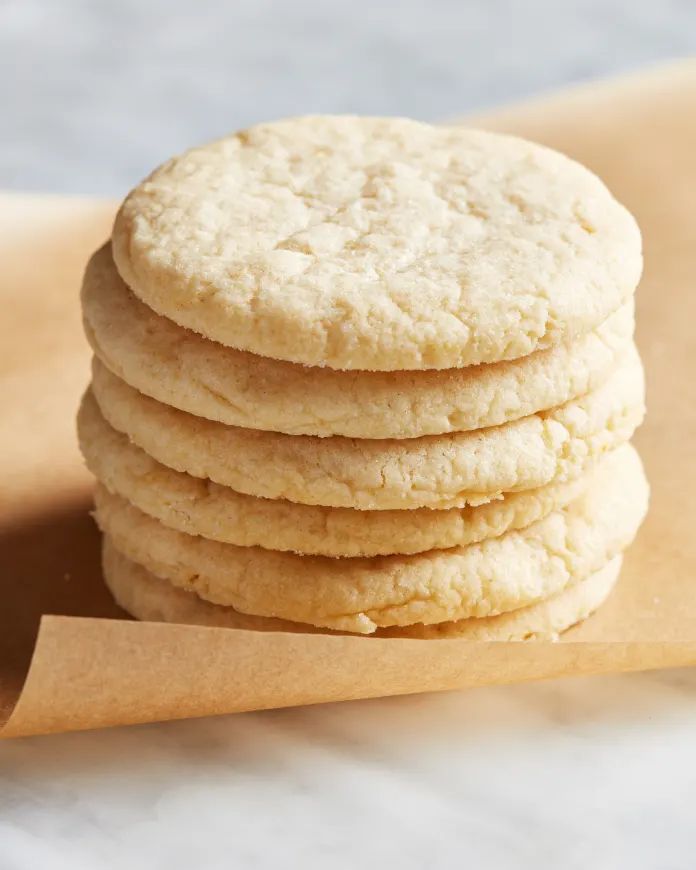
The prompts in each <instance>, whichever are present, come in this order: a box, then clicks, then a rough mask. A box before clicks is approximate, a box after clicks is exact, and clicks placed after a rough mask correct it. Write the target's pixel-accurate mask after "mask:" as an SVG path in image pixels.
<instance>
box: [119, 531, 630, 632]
mask: <svg viewBox="0 0 696 870" xmlns="http://www.w3.org/2000/svg"><path fill="white" fill-rule="evenodd" d="M102 563H103V569H104V579H105V582H106V585H107V586H108V587H109V589H110V590H111V593H112V595H113V596H114V598H115V599H116V602H117V604H119V606H120V607H122V608H123V609H124V610H125V611H126V612H127V613H130V614H131V615H132V616H135V617H136V618H137V619H144V620H147V621H148V622H176V623H183V624H189V625H206V626H210V627H217V628H237V629H244V630H247V631H283V632H293V633H298V632H299V633H315V632H317V633H326V631H327V630H326V629H318V628H315V627H314V626H311V625H305V624H303V623H301V622H290V621H289V620H287V619H278V618H275V617H268V616H249V614H246V613H241V612H240V611H238V610H235V609H234V608H232V607H224V606H221V605H219V604H211V603H210V602H209V601H204V600H203V599H202V598H199V597H198V596H197V595H194V594H192V593H190V592H186V591H184V590H183V589H179V588H178V587H176V586H173V585H172V584H171V583H169V582H168V581H166V580H162V579H160V578H159V577H156V576H155V575H154V574H152V573H151V572H150V571H148V570H147V568H144V567H143V566H142V565H139V564H138V563H137V562H132V561H131V560H130V559H128V558H127V557H126V556H124V555H123V554H122V553H120V552H119V551H118V550H117V549H116V548H115V547H114V545H113V543H112V542H111V539H110V538H109V536H108V535H105V536H104V542H103V551H102ZM620 569H621V557H620V556H616V557H615V558H614V559H612V560H611V561H610V562H608V563H607V564H606V565H605V566H604V567H603V568H601V569H600V570H599V571H595V573H594V574H590V575H589V577H586V578H585V579H584V580H581V581H580V582H579V583H575V584H573V585H571V586H568V587H566V588H565V589H563V590H562V591H561V592H558V593H557V594H556V595H552V596H551V597H550V598H547V599H545V600H544V601H540V602H538V603H537V604H530V605H529V606H528V607H522V608H520V609H519V610H514V611H511V612H509V613H501V614H500V615H498V616H488V617H481V618H479V619H462V620H460V621H459V622H442V623H439V624H436V625H422V624H421V625H419V624H414V625H410V626H406V627H401V628H389V629H377V630H376V631H375V632H374V633H373V634H371V635H367V636H368V637H375V638H377V637H403V638H413V639H441V640H447V639H450V638H460V639H463V640H472V641H473V640H477V641H519V640H557V638H558V636H559V634H560V633H561V632H563V631H565V630H566V629H567V628H570V627H571V626H572V625H575V623H577V622H580V621H581V620H582V619H585V618H586V617H587V616H589V615H590V614H591V613H593V612H594V611H595V610H596V609H597V608H598V607H599V606H600V605H601V604H602V603H603V602H604V601H605V600H606V598H607V597H608V596H609V594H610V592H611V591H612V589H613V588H614V585H615V584H616V581H617V579H618V575H619V571H620ZM332 633H333V632H332Z"/></svg>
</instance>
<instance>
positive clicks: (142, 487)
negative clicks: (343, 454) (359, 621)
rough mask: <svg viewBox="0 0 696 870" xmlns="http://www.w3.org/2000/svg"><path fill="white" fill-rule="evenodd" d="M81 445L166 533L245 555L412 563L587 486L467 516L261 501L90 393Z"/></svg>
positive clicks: (103, 477)
mask: <svg viewBox="0 0 696 870" xmlns="http://www.w3.org/2000/svg"><path fill="white" fill-rule="evenodd" d="M78 436H79V441H80V447H81V450H82V453H83V455H84V457H85V461H86V463H87V466H88V468H89V469H90V471H92V473H93V474H94V476H95V477H96V478H97V479H98V480H99V481H100V482H101V483H102V484H104V486H105V487H106V488H107V489H108V490H109V491H110V492H112V493H114V494H116V495H120V496H121V497H122V498H125V499H126V500H127V501H129V502H131V503H132V504H134V505H135V506H136V507H137V508H139V509H140V510H141V511H143V513H146V514H149V515H150V516H152V517H154V518H155V519H158V520H160V522H162V523H164V525H166V526H170V527H171V528H173V529H177V530H178V531H180V532H186V533H187V534H190V535H200V536H202V537H204V538H210V539H211V540H214V541H221V542H222V543H227V544H236V545H237V546H240V547H255V546H258V547H264V548H267V549H272V550H283V551H290V552H295V553H305V554H311V555H320V556H381V555H390V554H393V553H401V554H410V553H420V552H424V551H426V550H437V549H445V548H447V547H456V546H466V545H467V544H475V543H478V542H479V541H483V540H485V539H487V538H495V537H497V536H498V535H502V534H503V533H504V532H506V531H509V530H510V529H520V528H524V527H525V526H528V525H531V523H533V522H536V520H539V519H542V518H543V517H545V516H546V515H547V514H549V513H550V512H551V511H552V510H555V509H556V508H560V507H565V506H566V505H567V504H568V503H569V502H570V501H572V500H573V499H574V498H576V497H577V496H578V495H580V493H581V492H582V491H583V490H584V489H585V487H586V486H587V484H588V479H589V478H588V476H587V475H580V476H578V477H576V478H574V479H573V480H570V481H568V482H566V483H556V484H548V485H546V486H543V487H540V488H539V489H530V490H523V491H521V492H509V493H506V494H505V495H504V496H503V497H502V498H500V499H495V500H493V501H489V502H487V503H486V504H482V505H478V506H468V507H464V508H449V509H446V510H432V509H430V508H416V509H414V510H407V511H393V510H392V511H389V510H385V511H359V510H353V509H351V508H332V507H323V506H321V505H303V504H296V503H294V502H290V501H286V500H284V499H266V498H256V497H255V496H250V495H245V494H244V493H239V492H235V491H234V490H233V489H230V488H229V487H227V486H220V485H219V484H217V483H213V482H212V481H211V480H209V479H205V480H204V479H201V478H197V477H193V476H191V475H190V474H186V473H185V472H180V471H174V470H173V469H171V468H167V466H166V465H162V463H160V462H157V460H156V459H153V458H152V457H151V456H150V455H148V454H147V453H145V451H144V450H141V449H140V448H139V447H137V446H136V445H135V444H133V443H132V442H131V441H129V440H128V438H127V436H125V435H122V434H121V433H120V432H117V431H116V430H115V429H113V428H112V427H111V426H109V424H108V423H107V422H106V420H105V419H104V418H103V416H102V415H101V412H100V411H99V407H98V405H97V403H96V401H95V399H94V396H93V395H92V394H91V393H89V392H88V393H86V395H85V397H84V399H83V402H82V405H81V407H80V412H79V414H78ZM617 449H618V450H624V451H627V450H632V449H633V448H631V447H630V446H628V445H624V446H623V447H619V448H617Z"/></svg>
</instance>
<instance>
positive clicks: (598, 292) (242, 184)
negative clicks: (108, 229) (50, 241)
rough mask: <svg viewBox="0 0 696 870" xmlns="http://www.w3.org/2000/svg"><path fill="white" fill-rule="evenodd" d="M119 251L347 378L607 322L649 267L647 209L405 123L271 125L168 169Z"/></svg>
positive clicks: (220, 316)
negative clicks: (641, 222) (639, 221)
mask: <svg viewBox="0 0 696 870" xmlns="http://www.w3.org/2000/svg"><path fill="white" fill-rule="evenodd" d="M113 254H114V260H115V262H116V265H117V267H118V270H119V272H120V274H121V276H122V277H123V279H124V280H125V282H126V284H127V285H128V286H129V287H130V288H131V289H132V290H133V292H134V293H135V294H136V295H137V296H138V297H139V298H140V299H142V300H143V301H144V302H146V303H147V304H148V305H149V306H150V307H151V308H153V309H154V310H155V311H157V312H159V313H160V314H162V315H164V316H166V317H168V318H170V319H171V320H173V321H175V322H176V323H178V324H180V325H181V326H185V327H188V328H190V329H192V330H194V331H196V332H199V333H200V334H202V335H205V336H207V337H209V338H212V339H214V340H216V341H218V342H220V343H222V344H226V345H229V346H230V347H234V348H237V349H240V350H246V351H250V352H253V353H256V354H259V355H261V356H267V357H272V358H276V359H282V360H289V361H292V362H296V363H302V364H305V365H312V366H328V367H330V368H335V369H368V370H379V371H394V370H410V369H443V368H456V367H462V366H467V365H471V364H477V363H484V362H497V361H500V360H505V359H516V358H518V357H522V356H525V355H527V354H529V353H532V352H533V351H535V350H538V349H542V348H545V347H550V346H553V345H555V344H558V343H559V342H561V341H562V340H564V339H572V338H573V337H575V336H578V335H580V334H583V333H585V332H587V331H588V330H590V329H593V328H594V327H596V326H597V325H598V324H599V323H601V322H602V321H604V320H605V319H606V318H607V317H608V316H609V315H610V314H611V313H612V312H613V311H615V310H617V309H618V308H619V307H620V306H621V304H622V303H624V302H625V301H627V300H628V299H629V297H630V295H631V294H632V292H633V290H634V289H635V286H636V284H637V283H638V279H639V277H640V271H641V268H642V259H641V242H640V233H639V231H638V228H637V225H636V223H635V221H634V220H633V218H632V217H631V215H630V214H629V213H628V212H627V211H626V209H624V208H623V206H621V205H620V204H619V203H618V202H617V201H616V200H615V199H614V198H613V197H612V195H611V194H610V192H609V191H608V190H607V188H606V187H605V186H604V184H603V183H602V182H601V181H600V180H599V179H598V178H597V177H596V176H595V175H593V174H592V173H591V172H590V171H589V170H587V169H585V168H584V167H582V166H580V165H579V164H577V163H575V162H574V161H572V160H570V159H569V158H567V157H565V156H563V155H561V154H558V153H556V152H554V151H551V150H549V149H547V148H544V147H542V146H539V145H535V144H533V143H530V142H526V141H523V140H521V139H516V138H513V137H509V136H501V135H498V134H493V133H487V132H483V131H478V130H471V129H467V128H465V127H461V126H459V127H446V126H431V125H428V124H422V123H418V122H415V121H410V120H406V119H399V118H357V117H350V116H343V117H341V116H323V117H309V118H298V119H290V120H286V121H280V122H278V123H273V124H261V125H258V126H256V127H252V128H251V129H249V130H246V131H243V132H240V133H237V134H235V135H233V136H229V137H227V138H225V139H222V140H220V141H218V142H213V143H211V144H209V145H204V146H202V147H199V148H194V149H191V150H190V151H188V152H186V153H185V154H183V155H181V156H179V157H175V158H173V159H172V160H170V161H168V162H167V163H165V164H164V165H163V166H161V167H160V168H159V169H156V170H155V171H154V172H153V173H152V174H151V175H150V176H149V177H148V178H147V179H146V180H145V181H143V182H142V183H141V184H140V185H139V186H138V187H136V188H135V189H134V190H133V191H132V192H131V193H130V194H129V196H128V197H127V198H126V200H125V202H124V203H123V205H122V206H121V208H120V210H119V212H118V215H117V217H116V221H115V224H114V230H113Z"/></svg>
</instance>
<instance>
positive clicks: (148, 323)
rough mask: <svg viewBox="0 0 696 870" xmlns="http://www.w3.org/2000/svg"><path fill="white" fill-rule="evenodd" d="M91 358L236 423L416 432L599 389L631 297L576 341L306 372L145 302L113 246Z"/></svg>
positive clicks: (100, 261) (625, 332) (94, 316)
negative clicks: (496, 353)
mask: <svg viewBox="0 0 696 870" xmlns="http://www.w3.org/2000/svg"><path fill="white" fill-rule="evenodd" d="M82 304H83V312H84V318H85V331H86V333H87V337H88V339H89V341H90V343H91V345H92V348H93V350H94V352H95V354H96V355H97V356H98V357H99V358H100V359H101V361H102V362H103V363H104V364H105V365H106V366H107V367H108V368H109V369H110V370H111V371H112V372H114V374H116V375H118V376H119V377H120V378H121V379H122V380H124V381H126V382H127V383H129V384H130V385H131V386H132V387H135V388H136V389H137V390H139V391H140V392H141V393H145V394H146V395H148V396H151V397H152V398H153V399H157V400H158V401H160V402H164V403H165V404H167V405H172V406H173V407H175V408H179V409H180V410H182V411H188V412H189V413H190V414H195V415H196V416H198V417H206V418H208V419H210V420H217V421H219V422H221V423H227V424H228V425H232V426H242V427H245V428H249V429H264V430H268V431H273V432H284V433H286V434H290V435H320V436H330V435H344V436H347V437H355V438H415V437H419V436H421V435H435V434H441V433H444V432H462V431H468V430H473V429H482V428H485V427H488V426H497V425H499V424H501V423H506V422H508V421H510V420H515V419H519V418H520V417H524V416H527V415H528V414H533V413H535V412H536V411H542V410H546V409H548V408H552V407H555V406H556V405H561V404H563V403H564V402H567V401H569V400H570V399H573V398H576V397H577V396H581V395H583V394H584V393H587V392H589V391H590V390H592V389H594V388H595V387H597V386H599V385H600V384H601V383H602V382H603V381H604V380H606V378H607V377H608V375H609V373H610V372H611V370H612V369H613V368H614V367H615V366H616V364H617V361H618V359H619V356H620V354H622V353H623V352H625V350H626V348H627V346H628V345H629V344H630V342H631V336H632V334H633V307H634V306H633V300H631V301H630V302H628V303H625V304H624V305H623V306H622V307H621V308H619V310H618V311H616V312H614V313H613V314H612V315H610V317H608V318H607V320H605V321H604V322H603V323H601V324H600V325H599V326H598V327H597V328H596V329H594V330H592V331H590V332H588V333H586V334H584V335H582V336H579V337H578V338H576V339H574V340H573V341H571V342H562V343H560V344H558V345H556V346H554V347H551V348H548V349H546V350H540V351H536V352H535V353H532V354H529V355H528V356H525V357H522V358H520V359H516V360H510V361H507V362H499V363H491V364H488V365H485V364H484V365H480V366H469V367H467V368H461V369H446V370H438V371H411V372H366V371H359V372H356V371H353V372H345V371H335V370H333V369H328V368H317V367H313V368H309V367H307V366H301V365H297V364H295V363H288V362H282V361H279V360H273V359H269V358H266V357H261V356H257V355H256V354H250V353H247V352H245V351H238V350H234V349H233V348H229V347H224V346H223V345H221V344H218V343H216V342H213V341H210V340H208V339H206V338H203V337H202V336H200V335H198V334H197V333H195V332H193V331H191V330H189V329H184V328H182V327H180V326H178V325H177V324H176V323H174V322H173V321H172V320H169V319H167V318H165V317H161V316H160V315H158V314H157V313H155V312H154V311H153V310H152V309H151V308H148V306H147V305H144V304H143V303H142V302H140V301H139V300H138V299H137V297H136V296H135V295H134V294H133V293H131V292H130V291H129V290H128V288H127V287H126V285H125V284H124V282H123V280H122V279H121V277H120V276H119V275H118V273H117V272H116V269H115V266H114V264H113V261H112V258H111V252H110V247H109V246H108V245H106V246H104V247H103V248H101V249H100V250H99V251H97V252H96V253H95V254H94V256H93V257H92V259H91V260H90V262H89V264H88V266H87V271H86V274H85V278H84V282H83V288H82Z"/></svg>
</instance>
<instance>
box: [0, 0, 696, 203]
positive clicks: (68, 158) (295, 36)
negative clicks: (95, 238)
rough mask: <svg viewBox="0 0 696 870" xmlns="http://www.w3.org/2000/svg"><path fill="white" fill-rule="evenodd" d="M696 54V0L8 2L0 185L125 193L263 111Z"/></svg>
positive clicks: (0, 37)
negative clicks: (175, 156) (190, 148)
mask: <svg viewBox="0 0 696 870" xmlns="http://www.w3.org/2000/svg"><path fill="white" fill-rule="evenodd" d="M694 53H696V3H693V2H692V0H562V2H558V0H524V2H521V0H292V2H287V0H231V2H227V3H226V2H221V0H145V2H143V0H3V2H2V3H0V106H2V123H1V126H0V188H2V187H6V188H7V187H10V188H13V189H16V190H19V189H25V190H53V191H60V192H65V193H76V192H77V193H93V194H119V193H123V192H124V191H125V190H126V189H127V188H128V187H130V186H131V185H132V183H133V182H134V181H135V180H136V179H138V178H140V177H141V176H142V175H143V174H144V173H146V172H147V171H149V170H150V169H151V168H152V166H154V165H155V164H156V163H158V162H159V161H161V160H162V159H163V158H165V157H168V156H169V155H170V154H172V153H174V152H175V151H177V150H180V149H182V148H184V147H185V146H187V145H190V144H191V143H194V142H198V141H203V140H205V139H208V138H211V137H214V136H218V135H221V134H223V133H225V132H228V131H229V130H230V129H234V128H236V127H238V126H241V125H245V124H248V123H251V122H253V121H257V120H260V119H264V118H273V117H279V116H282V115H288V114H298V113H303V112H317V111H318V112H322V111H323V112H331V111H334V112H351V111H355V112H364V113H388V114H407V115H413V116H414V117H418V118H425V119H439V118H445V117H447V116H452V115H459V114H462V113H464V112H466V111H468V110H470V109H475V108H480V107H483V106H488V105H493V104H496V103H499V102H502V101H508V100H513V99H516V98H519V97H522V96H526V95H528V94H531V93H536V92H539V91H542V90H547V89H550V88H556V87H558V86H561V85H564V84H566V83H568V82H574V81H578V80H581V79H587V78H593V77H598V76H603V75H608V74H611V73H615V72H617V71H623V70H628V69H632V68H636V67H640V66H643V65H645V64H648V63H654V62H656V61H659V60H663V59H667V58H674V57H678V56H684V55H689V54H694Z"/></svg>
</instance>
